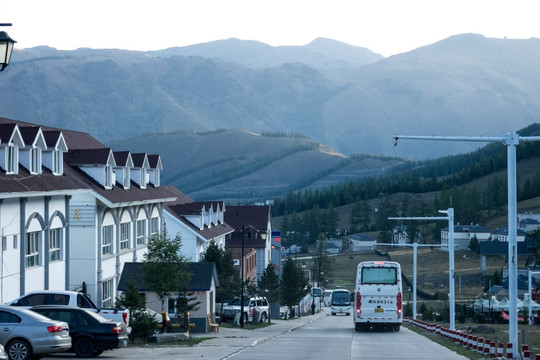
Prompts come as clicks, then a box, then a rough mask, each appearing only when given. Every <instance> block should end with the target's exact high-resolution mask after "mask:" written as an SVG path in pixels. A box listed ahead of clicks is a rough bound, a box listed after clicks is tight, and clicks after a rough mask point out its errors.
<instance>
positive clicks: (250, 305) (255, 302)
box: [221, 296, 270, 323]
mask: <svg viewBox="0 0 540 360" xmlns="http://www.w3.org/2000/svg"><path fill="white" fill-rule="evenodd" d="M241 305H242V302H241V298H239V297H236V298H234V299H232V300H231V301H229V303H228V304H227V306H224V307H223V317H222V319H221V321H227V320H229V319H230V320H232V319H234V315H235V313H240V311H241ZM255 308H258V310H259V311H260V313H261V322H265V321H266V320H268V313H269V311H270V306H269V305H268V300H267V299H266V298H265V297H262V296H255V297H252V298H247V297H246V298H244V314H243V316H244V323H247V322H248V321H253V311H254V310H255Z"/></svg>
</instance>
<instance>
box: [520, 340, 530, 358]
mask: <svg viewBox="0 0 540 360" xmlns="http://www.w3.org/2000/svg"><path fill="white" fill-rule="evenodd" d="M525 351H529V345H527V344H521V357H522V358H523V360H525ZM529 357H531V355H530V354H529Z"/></svg>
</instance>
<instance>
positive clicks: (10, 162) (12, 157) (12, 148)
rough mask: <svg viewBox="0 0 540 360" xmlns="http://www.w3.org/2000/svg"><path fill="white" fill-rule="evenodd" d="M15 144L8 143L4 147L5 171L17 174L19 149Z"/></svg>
mask: <svg viewBox="0 0 540 360" xmlns="http://www.w3.org/2000/svg"><path fill="white" fill-rule="evenodd" d="M18 150H19V149H18V147H17V145H15V144H9V145H8V146H7V148H6V173H8V174H17V173H18V170H19V166H18V164H19V159H18V158H19V151H18Z"/></svg>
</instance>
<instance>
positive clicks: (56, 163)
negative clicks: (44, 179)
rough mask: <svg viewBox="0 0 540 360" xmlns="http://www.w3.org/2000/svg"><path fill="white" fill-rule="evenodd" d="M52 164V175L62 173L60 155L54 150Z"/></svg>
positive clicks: (58, 151)
mask: <svg viewBox="0 0 540 360" xmlns="http://www.w3.org/2000/svg"><path fill="white" fill-rule="evenodd" d="M52 155H53V163H52V166H53V168H52V172H53V174H61V173H62V153H61V152H60V150H58V149H57V150H54V151H53V154H52Z"/></svg>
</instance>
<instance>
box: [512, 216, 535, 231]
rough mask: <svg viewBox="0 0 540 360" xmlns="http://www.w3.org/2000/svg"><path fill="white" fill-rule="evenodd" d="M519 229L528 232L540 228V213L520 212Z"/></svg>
mask: <svg viewBox="0 0 540 360" xmlns="http://www.w3.org/2000/svg"><path fill="white" fill-rule="evenodd" d="M517 218H518V229H519V230H522V231H524V232H526V233H529V232H531V231H535V230H538V229H540V214H532V213H525V214H518V215H517Z"/></svg>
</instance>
